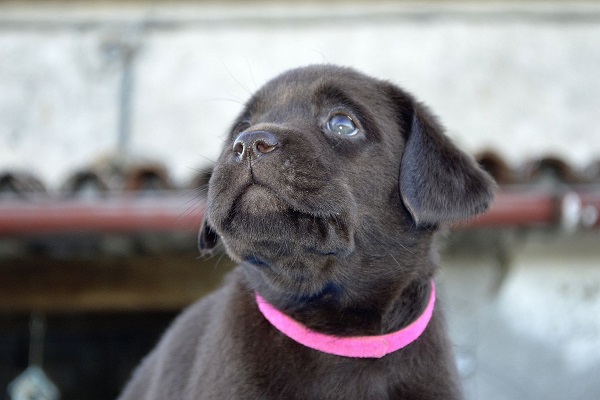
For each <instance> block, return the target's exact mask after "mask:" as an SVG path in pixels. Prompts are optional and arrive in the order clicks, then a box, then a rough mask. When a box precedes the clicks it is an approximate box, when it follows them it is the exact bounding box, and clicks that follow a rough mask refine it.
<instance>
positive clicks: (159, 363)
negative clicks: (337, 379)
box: [118, 274, 235, 400]
mask: <svg viewBox="0 0 600 400" xmlns="http://www.w3.org/2000/svg"><path fill="white" fill-rule="evenodd" d="M232 275H235V274H232ZM227 280H228V284H226V285H224V286H222V287H221V288H220V289H219V290H218V291H216V292H214V293H211V294H209V295H207V296H205V297H203V298H202V299H200V300H199V301H197V302H195V303H194V304H192V305H190V306H189V307H188V308H187V309H185V310H184V311H183V312H182V313H181V314H180V315H179V316H178V317H177V318H176V319H175V320H174V321H173V323H172V324H171V326H170V327H169V328H168V329H167V330H166V332H165V333H164V335H163V336H162V338H161V339H160V341H159V343H158V345H157V346H156V347H155V348H154V350H153V351H152V352H151V353H150V354H148V355H147V356H146V357H145V358H144V360H143V361H142V363H141V364H140V365H139V367H138V368H137V369H136V370H135V371H134V373H133V376H132V378H131V380H130V381H129V383H128V384H127V386H126V388H125V390H124V391H123V393H122V395H121V397H119V398H118V400H133V399H135V400H142V399H143V400H154V399H156V400H158V399H165V398H180V399H184V398H187V397H186V393H187V391H188V390H189V385H190V382H191V381H192V375H194V371H195V370H196V369H197V368H198V365H199V364H202V363H203V362H204V360H205V359H207V358H209V357H210V354H209V353H210V349H211V348H213V347H214V346H213V345H214V343H212V342H214V340H215V335H213V334H212V333H211V332H213V331H214V330H215V329H217V330H218V329H219V328H218V327H219V326H221V325H222V324H224V323H226V321H225V320H224V316H225V312H224V309H225V308H227V303H228V302H229V299H230V294H231V293H230V292H231V288H232V285H233V281H234V280H235V277H228V279H227Z"/></svg>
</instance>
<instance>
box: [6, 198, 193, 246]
mask: <svg viewBox="0 0 600 400" xmlns="http://www.w3.org/2000/svg"><path fill="white" fill-rule="evenodd" d="M203 215H204V201H203V200H200V199H197V200H194V201H186V200H185V198H184V196H169V197H164V196H158V197H129V196H127V197H120V198H107V199H98V200H93V201H86V200H75V199H74V200H35V201H21V202H15V201H0V235H4V236H7V235H35V234H48V233H69V232H94V233H108V232H137V231H140V232H143V231H146V232H148V231H186V230H187V231H194V230H197V229H198V228H199V227H200V222H201V221H202V217H203Z"/></svg>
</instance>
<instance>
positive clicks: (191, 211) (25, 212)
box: [0, 190, 600, 236]
mask: <svg viewBox="0 0 600 400" xmlns="http://www.w3.org/2000/svg"><path fill="white" fill-rule="evenodd" d="M569 193H576V194H577V196H578V199H579V202H580V206H581V210H587V211H591V213H590V212H588V217H589V215H594V213H595V215H596V218H595V219H592V221H591V222H589V221H588V227H600V218H598V217H597V216H598V213H599V210H600V192H598V191H597V190H596V191H582V190H581V191H578V192H569ZM565 194H566V193H562V194H558V195H557V194H551V193H540V192H531V191H524V190H521V191H502V192H500V193H498V194H497V196H496V200H495V202H494V203H493V205H492V207H491V208H490V209H489V210H488V211H487V212H486V213H485V214H483V215H481V216H479V217H476V218H474V219H472V220H470V221H467V222H462V223H459V224H456V225H455V226H454V228H457V229H470V228H483V227H492V228H495V227H498V228H506V227H549V226H554V225H558V224H560V223H561V219H562V216H563V199H564V196H565ZM186 198H187V199H191V198H192V195H190V196H186V195H185V194H179V195H168V196H166V195H160V196H151V195H147V196H138V197H136V196H122V197H117V198H114V197H108V198H105V199H97V200H81V199H71V200H23V201H19V202H17V201H14V200H11V201H8V200H0V235H2V236H9V235H36V234H50V233H73V232H93V233H109V232H143V231H146V232H148V231H150V232H151V231H171V232H175V231H195V230H197V229H198V228H199V226H200V222H201V221H202V217H203V215H204V201H203V200H202V199H199V198H196V199H194V200H191V201H190V200H187V201H186ZM588 219H589V218H588Z"/></svg>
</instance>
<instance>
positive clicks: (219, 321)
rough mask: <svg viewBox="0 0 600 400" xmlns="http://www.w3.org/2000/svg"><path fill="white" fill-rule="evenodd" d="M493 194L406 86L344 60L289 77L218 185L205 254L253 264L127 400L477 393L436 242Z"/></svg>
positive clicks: (201, 310) (177, 331)
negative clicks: (458, 361) (444, 302)
mask: <svg viewBox="0 0 600 400" xmlns="http://www.w3.org/2000/svg"><path fill="white" fill-rule="evenodd" d="M493 187H494V184H493V181H492V179H491V178H490V177H489V176H488V175H487V174H486V173H484V172H483V171H482V170H481V169H480V168H479V167H478V166H477V165H476V163H475V162H473V160H472V159H471V158H469V157H468V156H467V155H465V154H464V153H462V152H461V151H460V150H458V149H457V148H456V147H455V146H454V145H453V144H452V143H451V142H450V141H449V140H448V138H447V137H445V136H444V135H443V133H442V128H441V126H440V125H439V124H438V122H437V121H436V119H435V118H434V117H433V116H432V115H431V114H430V112H429V111H428V110H427V109H426V107H425V106H423V105H422V104H420V103H418V102H417V101H416V100H415V99H414V98H413V97H412V96H411V95H410V94H408V93H406V92H405V91H403V90H401V89H400V88H398V87H396V86H394V85H392V84H390V83H388V82H385V81H380V80H376V79H373V78H370V77H367V76H365V75H363V74H361V73H359V72H356V71H354V70H352V69H347V68H341V67H335V66H330V65H325V66H309V67H305V68H299V69H295V70H291V71H288V72H286V73H284V74H282V75H280V76H279V77H277V78H275V79H274V80H272V81H270V82H268V83H267V84H266V85H265V86H264V87H263V88H262V89H260V90H259V91H258V92H257V93H256V94H255V95H254V96H253V97H252V98H251V99H250V100H249V101H248V103H247V105H246V107H245V109H244V110H243V112H242V113H241V115H240V116H239V117H238V119H237V120H236V121H235V123H234V124H233V126H232V128H231V130H230V132H229V133H228V136H227V139H226V141H225V145H224V148H223V152H222V153H221V155H220V157H219V159H218V161H217V163H216V165H215V167H214V170H213V173H212V177H211V179H210V183H209V191H208V202H207V209H206V217H205V221H204V224H203V228H202V230H201V232H200V237H199V246H200V249H201V251H202V252H205V253H206V252H210V250H211V249H213V248H214V247H215V245H216V244H217V242H218V241H219V240H220V241H221V242H222V244H223V245H224V247H225V249H226V251H227V254H228V255H229V256H230V257H231V258H232V259H233V260H235V261H236V262H237V263H239V267H238V268H237V269H236V270H234V271H233V272H232V273H231V274H230V275H229V276H228V278H227V280H226V283H225V284H224V286H223V287H222V288H221V289H219V290H218V291H217V292H215V293H213V294H211V295H209V296H207V297H205V298H203V299H202V300H200V301H199V302H198V303H196V304H194V305H192V306H191V307H190V308H189V309H187V311H185V312H184V313H183V314H182V315H181V316H180V317H179V318H178V319H177V320H176V321H175V322H174V323H173V326H172V327H171V328H170V329H169V330H168V331H167V332H166V334H165V335H164V337H163V338H162V340H161V341H160V343H159V344H158V346H157V348H156V349H155V350H154V351H153V352H152V353H151V354H150V355H149V356H148V357H147V358H146V359H145V360H144V361H143V363H142V364H141V366H140V367H139V368H138V369H137V371H136V372H135V374H134V376H133V378H132V380H131V382H130V383H129V384H128V386H127V387H126V388H125V391H124V393H123V394H122V396H121V397H120V399H122V400H129V399H148V400H149V399H156V400H165V399H190V400H191V399H194V400H198V399H252V400H255V399H286V400H290V399H310V400H313V399H343V400H348V399H377V400H383V399H406V400H408V399H414V400H426V399H443V400H451V399H460V398H462V394H461V385H460V380H459V377H458V374H457V371H456V367H455V363H454V358H453V354H452V351H451V346H450V343H449V341H448V337H447V334H446V332H445V327H444V322H443V318H442V315H441V311H440V308H439V307H438V306H436V304H435V285H434V281H433V276H434V273H435V271H436V268H437V267H436V264H435V261H434V260H433V259H432V258H433V254H434V251H433V249H432V240H433V237H434V234H435V232H436V230H437V229H438V227H441V226H443V225H444V224H448V223H451V222H454V221H458V220H461V219H465V218H469V217H472V216H474V215H476V214H479V213H481V212H483V211H484V210H485V209H486V208H487V207H488V205H489V204H490V202H491V201H492V198H493Z"/></svg>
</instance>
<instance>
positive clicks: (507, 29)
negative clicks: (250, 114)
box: [0, 2, 600, 187]
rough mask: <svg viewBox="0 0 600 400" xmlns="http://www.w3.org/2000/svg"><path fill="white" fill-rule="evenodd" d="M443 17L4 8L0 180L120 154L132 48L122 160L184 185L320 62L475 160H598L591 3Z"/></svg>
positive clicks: (343, 8) (302, 10)
mask: <svg viewBox="0 0 600 400" xmlns="http://www.w3.org/2000/svg"><path fill="white" fill-rule="evenodd" d="M286 4H287V3H286ZM444 4H445V5H444V6H443V7H442V6H440V5H439V4H437V3H432V2H428V3H426V4H425V5H421V6H410V5H406V4H398V5H391V4H390V5H377V6H375V5H372V3H364V4H362V5H361V4H355V5H352V6H350V5H346V4H344V3H332V4H328V5H322V6H319V5H316V6H292V5H289V4H287V5H280V6H258V5H252V6H251V8H239V7H235V6H233V5H231V6H227V5H224V6H210V5H204V6H200V5H199V6H174V7H156V6H145V5H143V4H140V5H137V6H129V7H119V6H116V5H112V6H110V5H106V6H88V7H86V6H78V7H75V6H72V5H68V6H65V7H66V8H64V9H62V8H61V7H60V6H55V7H49V8H46V9H40V8H39V6H38V7H36V8H33V7H27V6H15V7H12V8H9V7H4V9H2V8H0V10H1V12H0V60H2V62H0V170H3V169H7V168H23V169H29V170H33V171H34V172H35V173H36V174H38V175H39V176H41V177H42V178H43V179H44V180H45V181H46V182H48V183H49V184H50V186H51V187H53V186H56V185H58V183H60V182H61V181H62V180H64V178H65V176H66V175H67V174H68V173H69V172H72V170H73V169H74V168H77V167H82V166H85V165H87V164H89V163H90V162H91V161H92V160H94V159H96V158H98V157H101V156H106V155H107V154H111V153H114V152H116V151H117V149H118V147H119V145H118V140H119V139H118V135H119V133H118V124H119V122H118V118H119V117H118V116H119V107H120V106H119V102H118V100H119V93H120V92H119V90H120V82H121V74H122V70H123V67H122V63H121V61H120V59H119V56H118V54H115V53H114V52H111V50H110V49H111V44H114V43H115V42H119V41H124V42H126V43H129V44H131V45H132V46H133V47H134V48H135V49H136V52H135V56H134V64H133V74H132V76H133V85H132V88H133V89H132V91H131V96H132V97H131V98H132V109H131V114H130V117H131V129H130V131H128V132H129V133H128V136H127V138H128V139H127V146H125V147H126V148H127V150H128V151H129V152H130V153H131V154H136V155H139V156H145V157H151V158H154V159H158V160H162V161H163V162H165V163H166V164H167V166H168V167H169V169H170V170H171V171H172V172H173V174H174V175H175V178H176V180H177V181H179V182H183V181H185V179H186V178H189V177H190V176H191V175H192V173H193V169H194V168H198V167H200V166H203V165H205V164H207V163H208V161H207V159H212V158H214V157H215V155H216V153H217V152H218V148H219V146H220V141H219V138H218V137H219V135H221V134H222V133H224V131H225V129H226V128H227V127H228V124H229V123H230V121H231V119H232V118H233V116H234V115H235V114H236V113H237V112H238V111H239V110H240V108H241V105H240V103H241V102H243V101H245V100H246V99H247V98H248V97H249V93H250V92H252V91H253V90H255V89H256V88H257V87H258V86H260V85H261V84H262V83H264V82H265V81H266V80H268V79H269V78H271V77H273V76H274V75H276V74H278V73H280V72H282V71H283V70H285V69H288V68H291V67H295V66H299V65H304V64H310V63H320V62H330V63H335V64H343V65H349V66H353V67H356V68H358V69H361V70H363V71H365V72H367V73H369V74H372V75H375V76H377V77H380V78H384V79H389V80H392V81H394V82H396V83H398V84H400V85H403V86H404V87H406V88H407V89H409V90H411V91H413V92H414V93H415V94H416V95H417V97H419V98H420V99H422V100H423V101H425V102H426V103H428V104H429V105H430V106H431V107H432V108H433V109H434V111H435V112H436V113H437V114H439V115H440V117H441V119H442V121H443V122H444V123H445V125H446V126H447V128H448V130H449V134H450V135H451V136H452V137H453V138H455V140H456V141H457V142H458V143H459V144H460V145H462V146H463V147H464V148H466V149H467V150H469V151H471V152H476V151H480V150H482V149H487V148H492V149H495V150H496V151H499V152H500V153H501V154H502V155H503V156H504V157H505V158H506V159H507V160H509V162H511V163H513V164H519V163H521V162H522V161H523V160H525V159H527V158H531V157H539V156H542V155H546V154H549V153H552V154H558V155H560V156H562V157H563V158H565V159H566V160H567V161H569V162H571V163H573V164H574V165H575V166H584V165H586V164H588V163H589V162H591V160H593V159H596V158H599V157H600V132H599V131H598V128H597V127H598V124H597V120H598V110H600V95H599V93H600V73H598V71H600V40H598V38H600V5H596V3H590V4H587V5H579V6H578V5H574V4H572V3H568V4H565V6H562V7H561V6H552V7H549V6H547V5H545V6H544V5H536V4H537V3H531V4H528V5H522V4H521V5H519V4H518V3H517V4H513V3H506V4H505V5H495V6H494V5H487V4H485V3H483V4H481V5H476V3H475V5H473V4H471V5H457V4H454V5H453V4H449V5H448V3H444ZM126 133H127V132H126Z"/></svg>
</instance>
